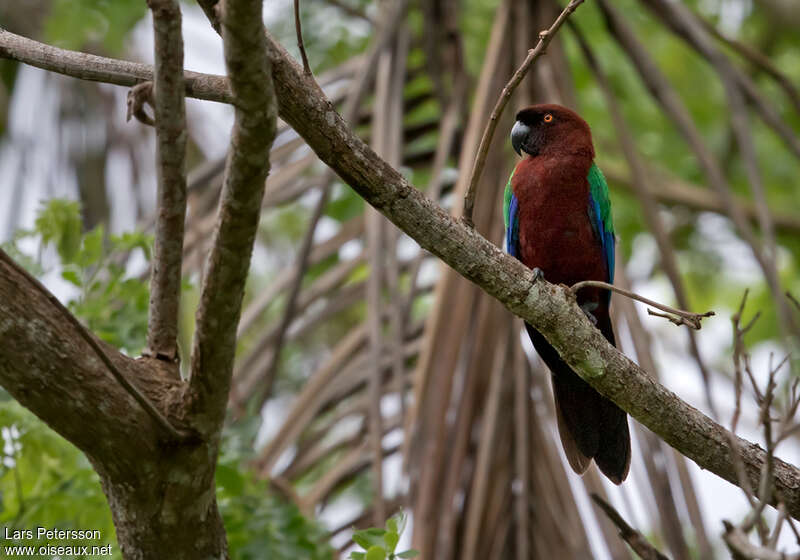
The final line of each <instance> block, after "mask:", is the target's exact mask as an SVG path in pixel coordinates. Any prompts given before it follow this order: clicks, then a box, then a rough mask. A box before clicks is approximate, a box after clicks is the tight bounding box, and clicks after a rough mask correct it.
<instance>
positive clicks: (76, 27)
mask: <svg viewBox="0 0 800 560" xmlns="http://www.w3.org/2000/svg"><path fill="white" fill-rule="evenodd" d="M145 13H147V4H146V3H145V2H141V1H140V0H114V1H113V2H112V1H111V0H55V1H54V2H52V4H51V6H50V12H49V14H48V17H47V20H46V21H45V36H46V38H47V40H48V41H50V42H53V43H56V44H57V45H59V46H61V47H64V48H68V49H78V50H83V49H86V48H91V49H95V50H96V49H97V47H101V48H102V50H103V51H105V52H106V53H108V54H111V55H118V54H121V53H122V51H123V48H124V46H125V40H126V38H127V37H128V33H129V32H130V30H131V29H133V27H134V26H135V25H136V23H138V22H139V21H140V20H141V19H142V18H143V17H144V15H145Z"/></svg>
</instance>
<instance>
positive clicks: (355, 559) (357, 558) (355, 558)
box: [350, 552, 365, 560]
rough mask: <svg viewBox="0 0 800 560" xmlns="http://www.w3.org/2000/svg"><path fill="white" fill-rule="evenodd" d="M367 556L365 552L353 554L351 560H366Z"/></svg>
mask: <svg viewBox="0 0 800 560" xmlns="http://www.w3.org/2000/svg"><path fill="white" fill-rule="evenodd" d="M364 556H365V554H364V553H363V552H351V553H350V560H364Z"/></svg>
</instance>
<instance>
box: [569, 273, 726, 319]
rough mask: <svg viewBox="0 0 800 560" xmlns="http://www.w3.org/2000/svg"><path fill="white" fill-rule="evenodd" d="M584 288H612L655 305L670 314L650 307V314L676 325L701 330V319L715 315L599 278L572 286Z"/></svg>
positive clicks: (574, 290) (573, 287)
mask: <svg viewBox="0 0 800 560" xmlns="http://www.w3.org/2000/svg"><path fill="white" fill-rule="evenodd" d="M582 288H603V289H605V290H611V291H612V292H616V293H618V294H620V295H623V296H625V297H629V298H631V299H635V300H636V301H641V302H642V303H646V304H647V305H652V306H653V307H655V308H657V309H660V310H661V311H664V312H666V313H669V315H663V314H661V313H656V312H655V311H653V310H650V309H648V310H647V312H648V313H649V314H650V315H655V316H656V317H664V318H665V319H669V321H670V322H672V323H675V324H676V325H678V326H680V325H686V326H687V327H691V328H693V329H695V330H700V327H701V326H702V325H701V323H700V322H701V321H702V320H703V319H705V318H706V317H712V316H713V315H714V312H713V311H706V312H705V313H693V312H691V311H684V310H683V309H675V308H674V307H670V306H669V305H664V304H663V303H658V302H657V301H653V300H652V299H648V298H646V297H644V296H640V295H639V294H636V293H634V292H631V291H630V290H625V289H623V288H620V287H619V286H614V285H613V284H609V283H607V282H601V281H599V280H584V281H582V282H578V283H576V284H573V285H572V287H570V291H572V293H573V294H575V293H577V292H578V290H581V289H582Z"/></svg>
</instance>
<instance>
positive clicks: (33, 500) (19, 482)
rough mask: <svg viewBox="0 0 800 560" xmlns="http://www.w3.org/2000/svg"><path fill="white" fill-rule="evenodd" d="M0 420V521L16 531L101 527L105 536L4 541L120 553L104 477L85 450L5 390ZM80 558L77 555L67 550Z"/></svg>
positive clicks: (12, 544)
mask: <svg viewBox="0 0 800 560" xmlns="http://www.w3.org/2000/svg"><path fill="white" fill-rule="evenodd" d="M3 396H4V400H3V402H2V404H0V426H3V428H2V435H3V440H4V446H3V455H2V464H0V524H2V525H3V526H5V527H6V528H7V530H8V531H9V532H10V533H12V534H13V531H14V530H16V529H29V530H30V529H31V528H33V527H36V526H42V527H45V528H58V529H76V530H84V531H85V530H97V531H100V539H97V540H81V541H63V540H59V541H48V540H41V541H38V540H37V541H32V540H29V539H19V540H14V539H6V540H5V541H4V545H5V546H14V545H20V546H31V545H36V546H37V547H39V546H41V545H47V544H52V545H57V546H69V545H70V544H71V545H81V546H89V547H90V549H91V546H104V545H107V544H112V547H111V548H112V551H113V556H112V557H111V558H116V559H118V558H121V557H122V556H121V555H120V552H119V548H118V547H117V545H116V533H115V531H114V525H113V523H112V521H111V511H110V510H109V508H108V505H107V504H106V499H105V496H104V495H103V491H102V488H101V487H100V479H99V477H98V476H97V473H96V472H95V471H94V470H93V469H92V466H91V465H90V464H89V461H88V460H87V459H86V456H85V455H84V454H83V453H81V452H80V451H79V450H78V449H77V448H76V447H74V446H73V445H72V444H70V443H69V442H67V441H66V440H65V439H64V438H62V437H60V436H59V435H58V434H56V433H55V432H54V431H52V430H51V429H49V428H48V427H47V426H46V425H45V424H44V423H43V422H41V421H40V420H39V419H38V418H36V417H35V416H34V415H33V414H32V413H31V412H29V411H28V410H26V409H25V408H23V407H22V406H21V405H19V404H18V403H17V402H16V401H14V400H13V399H11V398H10V397H9V396H8V395H7V394H6V393H3ZM62 558H64V559H65V560H66V559H67V558H78V556H63V557H62Z"/></svg>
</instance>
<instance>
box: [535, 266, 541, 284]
mask: <svg viewBox="0 0 800 560" xmlns="http://www.w3.org/2000/svg"><path fill="white" fill-rule="evenodd" d="M539 280H544V272H542V269H541V268H539V267H538V266H537V267H535V268H534V269H533V281H534V282H538V281H539Z"/></svg>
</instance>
